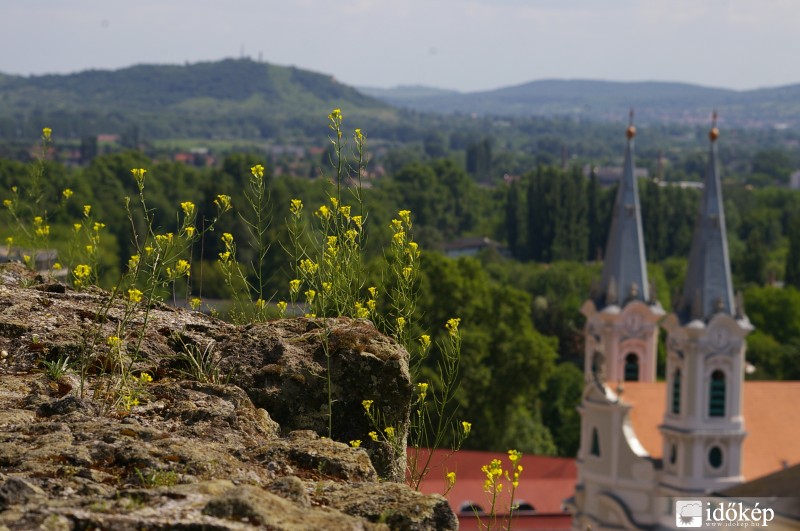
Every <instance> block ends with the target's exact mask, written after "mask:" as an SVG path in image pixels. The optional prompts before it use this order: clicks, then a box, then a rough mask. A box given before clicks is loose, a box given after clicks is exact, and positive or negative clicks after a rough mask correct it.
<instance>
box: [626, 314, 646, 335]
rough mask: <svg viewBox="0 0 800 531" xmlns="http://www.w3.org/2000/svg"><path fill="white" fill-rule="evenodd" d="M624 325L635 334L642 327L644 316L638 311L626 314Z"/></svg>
mask: <svg viewBox="0 0 800 531" xmlns="http://www.w3.org/2000/svg"><path fill="white" fill-rule="evenodd" d="M623 326H624V327H625V331H626V332H628V334H630V335H634V334H635V333H636V332H638V331H639V329H641V328H642V316H641V315H639V314H638V313H632V314H630V315H628V316H626V317H625V321H623Z"/></svg>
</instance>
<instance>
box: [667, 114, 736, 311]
mask: <svg viewBox="0 0 800 531" xmlns="http://www.w3.org/2000/svg"><path fill="white" fill-rule="evenodd" d="M716 124H717V113H716V112H714V115H713V119H712V126H711V131H710V132H709V134H708V137H709V139H710V140H711V146H710V150H709V160H708V170H707V171H706V178H705V188H704V189H703V200H702V203H701V204H700V211H699V212H698V215H697V221H696V222H695V228H694V235H693V237H692V250H691V252H690V254H689V267H688V270H687V273H686V282H685V284H684V287H683V296H682V297H681V299H680V301H679V302H678V305H677V307H676V308H675V313H676V314H678V317H679V318H680V320H681V322H683V323H687V322H689V321H693V320H695V319H701V320H704V321H707V320H708V319H710V318H711V316H713V315H714V314H716V313H719V312H724V313H727V314H728V315H731V316H733V314H734V299H733V286H732V284H731V264H730V261H729V259H728V237H727V233H726V231H725V210H724V208H723V205H722V187H721V186H720V180H719V165H718V163H717V143H716V140H717V137H718V136H719V130H718V129H717V127H716Z"/></svg>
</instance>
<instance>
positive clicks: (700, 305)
mask: <svg viewBox="0 0 800 531" xmlns="http://www.w3.org/2000/svg"><path fill="white" fill-rule="evenodd" d="M634 136H635V129H634V128H633V126H632V125H631V126H629V128H628V131H627V137H628V144H627V148H626V152H625V165H624V170H623V177H622V179H621V181H620V185H619V189H618V192H617V197H616V202H615V205H614V211H613V214H612V224H611V229H610V232H609V238H608V243H607V246H606V253H605V261H604V265H603V275H602V280H601V281H600V283H599V285H598V286H597V287H596V288H595V289H594V290H593V293H592V294H591V297H590V299H589V300H587V301H586V303H585V304H584V305H583V307H582V313H583V314H584V315H585V316H586V327H585V336H586V343H585V345H586V346H585V362H584V374H585V386H584V392H583V398H582V401H581V404H580V407H579V411H580V414H581V443H580V449H579V453H578V458H577V464H578V480H577V485H576V490H575V495H574V498H572V499H571V500H570V502H569V506H570V507H569V508H570V510H571V512H572V513H573V529H575V530H582V531H583V530H586V529H592V530H598V529H657V528H664V529H672V528H674V527H675V515H674V500H675V499H677V498H687V497H689V498H691V497H698V496H703V495H705V494H709V493H712V492H719V491H721V490H724V489H725V488H727V487H730V486H734V485H737V484H739V483H741V482H742V481H743V480H744V477H743V474H742V445H743V441H744V440H745V437H746V432H745V419H744V416H743V409H742V394H743V393H742V391H743V386H744V354H745V347H746V342H745V337H746V336H747V334H748V333H749V332H750V331H751V330H752V326H751V325H750V322H749V320H748V319H747V317H746V316H745V315H744V313H743V311H742V308H741V304H739V303H737V300H736V299H735V298H734V296H733V289H732V282H731V272H730V261H729V258H728V248H727V238H726V229H725V213H724V209H723V201H722V191H721V187H720V177H719V170H718V164H717V153H716V140H717V137H718V131H717V129H716V128H715V127H713V128H712V130H711V133H710V135H709V137H710V152H709V162H708V170H707V172H706V176H705V183H704V184H705V187H704V190H703V197H702V202H701V205H700V209H699V212H698V216H697V220H696V224H695V229H694V236H693V240H692V247H691V253H690V256H689V262H688V270H687V275H686V280H685V284H684V287H683V293H682V296H681V297H680V299H679V300H678V302H677V304H676V305H675V308H674V310H673V312H672V313H670V314H669V315H667V312H666V311H665V310H664V309H663V308H662V307H661V305H660V304H659V302H658V301H657V300H655V295H654V290H653V289H652V287H651V286H650V284H649V282H648V278H647V262H646V260H645V251H644V241H643V231H642V222H641V211H640V204H639V193H638V188H637V180H636V178H635V166H634V160H633V138H634ZM659 327H663V329H664V330H665V332H666V334H667V341H666V350H667V352H666V370H665V373H664V374H665V378H666V385H664V391H665V393H666V397H665V402H664V404H665V407H664V408H663V409H664V410H663V411H662V412H661V413H660V414H661V415H662V416H663V417H662V418H661V421H660V425H659V426H658V430H659V432H660V435H661V439H662V440H661V444H662V451H661V456H660V457H659V458H654V457H652V456H651V455H650V453H648V451H647V450H646V449H645V448H644V446H643V445H642V444H641V443H640V441H639V439H638V438H637V435H636V433H635V431H634V429H633V425H632V423H631V408H632V407H635V406H632V405H631V404H630V403H628V402H626V401H625V400H624V399H623V395H624V387H625V382H655V380H656V364H657V346H658V334H659Z"/></svg>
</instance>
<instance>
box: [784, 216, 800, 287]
mask: <svg viewBox="0 0 800 531" xmlns="http://www.w3.org/2000/svg"><path fill="white" fill-rule="evenodd" d="M784 282H785V284H786V285H787V286H793V287H794V288H796V289H800V216H797V215H795V216H794V217H793V218H792V221H791V222H790V229H789V252H788V253H787V254H786V268H785V272H784Z"/></svg>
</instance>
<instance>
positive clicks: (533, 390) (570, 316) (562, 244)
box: [0, 152, 800, 455]
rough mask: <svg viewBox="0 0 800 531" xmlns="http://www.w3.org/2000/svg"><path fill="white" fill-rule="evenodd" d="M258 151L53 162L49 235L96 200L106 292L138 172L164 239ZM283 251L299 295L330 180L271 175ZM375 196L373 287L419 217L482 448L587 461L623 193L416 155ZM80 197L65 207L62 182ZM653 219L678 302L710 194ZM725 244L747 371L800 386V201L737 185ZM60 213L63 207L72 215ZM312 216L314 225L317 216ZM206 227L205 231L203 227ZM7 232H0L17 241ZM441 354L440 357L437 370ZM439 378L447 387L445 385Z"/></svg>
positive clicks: (244, 237)
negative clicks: (478, 239)
mask: <svg viewBox="0 0 800 531" xmlns="http://www.w3.org/2000/svg"><path fill="white" fill-rule="evenodd" d="M263 162H264V161H263V159H262V157H261V155H260V154H257V153H237V154H231V155H229V156H227V157H225V159H224V160H223V161H222V163H221V164H220V165H219V166H217V167H214V168H202V169H201V168H196V167H191V166H187V165H183V164H178V163H173V162H156V163H153V162H151V161H150V160H149V159H148V158H146V157H144V156H143V155H142V154H140V153H137V152H126V153H119V154H113V155H104V156H99V157H97V158H95V159H94V160H93V161H92V163H91V164H89V165H88V166H86V167H83V168H66V167H64V166H62V165H60V164H58V163H52V162H49V163H46V167H45V173H44V178H43V181H42V189H41V196H42V197H48V198H55V199H54V200H53V201H51V202H50V204H45V205H44V209H45V210H46V212H47V218H48V220H47V221H48V223H49V224H50V225H51V226H52V233H51V238H50V241H51V244H52V245H53V246H54V247H56V248H58V249H59V251H60V252H62V253H63V254H64V256H66V255H67V254H68V245H69V241H70V235H71V231H72V226H73V223H75V221H76V220H80V219H81V217H82V216H83V213H84V205H92V214H93V216H94V219H96V220H98V221H101V222H103V223H105V228H104V229H103V231H102V233H101V237H102V239H103V241H102V244H101V247H102V249H103V250H104V251H103V252H104V255H103V256H102V257H101V258H102V261H101V265H102V267H103V273H104V277H103V278H104V283H105V285H106V286H109V285H111V284H112V283H113V282H114V281H115V280H116V278H117V277H118V275H119V273H120V271H122V269H123V267H124V265H125V263H126V262H127V260H128V257H129V256H130V255H131V254H132V251H133V246H132V243H131V235H130V222H129V220H128V217H127V214H126V212H125V208H124V205H125V201H126V199H125V198H126V197H130V198H132V201H133V202H134V203H135V201H136V196H137V193H138V192H137V189H136V184H135V181H134V179H133V178H132V176H131V173H130V170H131V168H139V167H141V168H147V169H148V173H147V178H146V194H147V197H148V204H149V205H150V207H151V208H152V212H153V215H154V216H155V218H154V219H155V222H154V228H155V229H156V230H157V231H159V232H166V231H170V230H174V227H176V226H177V224H178V219H177V217H176V212H178V210H179V208H180V207H179V204H180V203H181V202H183V201H192V202H194V203H195V204H196V205H197V208H198V210H199V214H198V220H203V219H205V220H207V221H208V220H210V219H212V217H213V216H214V215H215V214H214V210H213V207H212V203H213V200H214V199H215V198H216V197H217V195H218V194H228V195H231V196H232V203H233V205H234V207H235V208H237V209H241V208H244V206H245V204H246V201H245V198H244V196H243V190H244V189H245V188H246V186H247V179H248V175H249V174H250V167H251V166H253V165H255V164H259V163H263ZM29 169H30V168H29V166H28V165H25V164H21V163H18V162H13V161H8V160H2V159H0V190H3V192H0V195H2V197H0V199H6V198H10V197H11V192H10V190H11V187H12V186H18V187H19V192H20V193H22V194H24V193H27V191H26V188H25V187H26V185H27V183H29V173H28V172H29ZM266 179H267V183H268V189H269V194H270V195H269V211H270V218H271V224H270V226H269V229H268V235H267V236H268V239H269V241H270V243H271V246H270V248H269V251H268V252H267V255H266V259H265V260H264V262H263V263H262V265H261V267H262V271H263V272H264V273H266V275H265V276H266V277H267V278H268V279H269V280H268V286H267V288H268V291H269V292H270V293H274V294H275V298H274V300H278V299H280V298H284V297H285V296H286V293H287V291H288V281H289V280H290V267H289V263H288V260H289V258H288V255H287V253H286V251H285V250H284V247H285V246H286V245H287V242H288V232H287V227H286V223H285V220H286V219H287V218H288V215H289V204H290V200H291V199H294V198H299V199H302V200H303V202H304V204H305V205H306V208H307V211H308V212H309V214H310V213H311V212H313V211H314V210H315V209H316V208H317V207H318V206H319V205H321V204H323V203H324V202H325V201H327V197H328V195H329V193H330V191H331V183H329V182H328V181H327V180H326V179H324V178H317V179H298V178H291V177H287V176H278V177H276V176H272V175H270V174H269V168H268V169H267V175H266ZM369 184H370V186H369V187H367V188H365V189H364V190H363V192H364V201H365V205H366V209H367V212H368V214H367V221H366V224H365V226H366V230H367V243H366V247H365V256H366V264H367V270H368V274H369V275H370V279H369V280H368V281H369V282H371V283H376V282H379V281H380V276H381V273H382V272H381V270H380V267H379V266H378V265H377V264H378V263H380V262H381V260H380V258H381V257H382V256H383V254H382V253H383V249H384V247H385V245H384V244H385V243H386V242H388V241H389V240H390V238H391V231H390V229H389V225H390V223H391V219H392V218H393V217H394V216H396V213H397V211H398V210H400V209H409V210H411V211H412V217H413V221H414V229H413V233H414V234H413V238H414V239H415V240H416V241H418V242H419V244H420V247H421V248H422V249H423V251H424V253H423V258H422V262H421V264H422V266H421V267H422V269H421V277H420V284H419V301H418V304H417V307H416V312H417V316H416V321H417V322H418V323H420V327H421V329H424V330H427V331H436V330H443V329H442V325H443V323H444V322H445V321H446V320H447V319H449V318H451V317H456V316H457V317H460V318H461V319H462V331H463V333H464V351H463V362H462V367H461V388H460V391H459V394H458V395H457V401H458V403H459V405H460V407H461V412H462V413H461V415H463V416H464V418H467V419H469V420H470V421H472V422H473V423H474V426H475V429H474V431H473V437H471V438H470V439H469V442H468V444H469V446H470V447H472V448H482V449H495V450H498V449H499V450H502V449H504V448H506V447H509V445H511V446H514V447H518V448H519V449H520V450H522V451H527V452H535V453H546V454H560V455H574V454H575V452H576V450H577V444H578V435H579V418H578V415H577V412H576V411H575V405H576V404H577V403H578V401H579V399H580V394H581V390H582V386H583V376H582V373H581V369H580V367H581V360H582V355H583V351H582V348H583V347H582V327H583V321H582V317H581V316H580V313H579V308H580V305H581V304H582V303H583V301H584V300H585V299H586V297H587V294H588V293H589V290H590V288H591V285H592V282H594V281H595V280H596V279H597V278H598V277H599V274H600V268H601V263H600V262H599V261H598V260H597V259H598V258H599V257H601V256H602V250H603V247H604V245H605V240H606V237H607V230H608V225H609V219H610V212H611V206H612V204H613V200H614V195H615V193H616V190H615V188H613V187H612V188H603V187H600V186H599V184H598V181H597V179H595V178H588V179H587V178H585V177H584V176H583V174H582V173H581V172H580V171H578V170H577V169H570V170H563V169H561V168H557V167H553V166H544V165H543V166H541V167H539V168H537V169H535V170H533V171H530V172H528V173H527V174H525V175H524V176H522V177H521V178H519V179H516V180H512V181H511V182H510V183H509V184H501V185H498V186H494V187H487V186H483V185H479V184H478V183H477V182H476V180H475V178H473V177H472V176H471V175H469V173H467V171H466V168H465V167H463V166H462V165H461V164H459V163H458V162H456V161H454V160H451V159H431V160H423V159H421V160H418V161H416V162H413V163H410V164H406V165H404V166H402V167H400V168H399V169H398V170H397V171H395V172H393V174H392V175H391V176H388V177H385V178H383V179H380V180H377V181H374V182H370V183H369ZM65 188H70V189H71V190H72V191H73V196H72V197H71V198H70V199H69V200H68V201H66V202H63V201H61V199H60V198H61V197H62V196H61V194H62V191H63V189H65ZM640 194H641V202H642V213H643V224H644V230H645V241H646V245H647V253H648V259H649V261H650V262H651V263H650V276H651V278H652V279H653V281H654V283H655V287H656V291H657V293H658V297H659V300H660V301H661V302H662V304H663V305H664V306H665V307H666V308H667V309H668V308H669V307H670V299H671V298H672V295H673V294H674V293H675V292H676V291H677V290H678V289H680V286H681V284H682V281H683V275H684V274H685V268H686V257H687V256H688V252H689V245H690V239H691V232H692V228H693V224H694V218H695V215H696V212H697V207H698V201H699V192H698V191H697V190H693V189H682V188H679V187H676V186H659V185H658V183H655V182H652V181H648V180H641V181H640ZM725 199H726V205H725V206H726V213H727V224H728V235H729V243H730V249H731V258H732V261H733V269H734V273H735V276H736V280H735V284H736V288H737V289H742V290H744V294H745V301H746V304H747V311H748V314H749V315H750V317H751V319H752V320H753V323H754V324H755V325H756V327H757V331H756V332H755V333H754V334H753V335H752V336H751V341H750V348H749V351H748V352H749V354H748V361H750V362H751V363H753V364H754V365H755V366H756V371H755V373H754V374H753V375H751V376H750V377H756V378H800V373H799V372H798V369H797V367H800V363H798V362H800V293H798V291H797V290H796V289H795V288H794V287H788V288H785V289H784V288H780V287H775V286H773V285H770V284H769V282H768V281H770V280H774V281H786V282H787V283H788V284H791V285H793V286H796V287H798V288H800V263H798V259H799V258H800V237H798V236H797V235H798V234H800V230H798V229H799V228H800V227H798V223H800V218H798V217H797V215H796V213H797V212H800V208H798V207H800V204H798V201H800V194H798V193H796V192H790V191H787V190H784V189H765V190H753V189H748V188H746V187H744V186H742V185H741V184H735V183H730V184H728V185H727V186H725ZM59 205H61V206H59ZM306 218H307V220H308V221H307V222H309V223H313V222H314V217H313V216H311V215H309V216H306ZM201 223H202V222H199V223H198V227H199V228H202V226H201V225H200V224H201ZM11 232H12V224H11V223H10V222H8V223H5V224H4V225H3V230H2V236H3V237H6V236H9V235H11ZM223 232H231V233H232V234H233V235H234V238H235V240H236V241H237V242H241V244H240V245H239V247H238V253H237V254H238V259H239V260H240V261H242V262H250V261H251V260H253V259H254V258H255V257H254V256H253V255H252V251H251V250H249V246H248V245H247V241H248V238H249V236H248V232H247V229H246V226H245V223H244V221H243V220H242V219H241V218H240V217H238V216H237V215H236V214H234V215H229V216H227V217H226V218H224V219H222V220H221V221H220V224H219V225H218V227H217V229H216V230H215V232H213V233H209V234H207V235H206V237H205V238H204V239H203V241H202V242H201V244H200V245H199V246H197V247H196V248H195V249H194V250H193V253H194V261H193V272H192V279H193V295H200V291H201V290H202V296H203V298H220V299H224V298H226V297H227V296H228V295H229V294H228V293H227V291H226V287H225V285H224V282H222V279H221V277H220V273H219V269H218V268H217V266H216V264H215V262H216V258H217V256H218V253H220V252H222V251H223V250H224V249H223V246H222V243H221V241H220V236H221V234H222V233H223ZM464 236H489V237H492V238H494V239H495V240H498V241H500V242H502V243H504V244H506V245H507V247H508V250H509V252H510V253H511V255H512V257H511V258H510V259H509V258H505V257H503V256H501V255H500V254H499V253H496V252H494V251H491V250H490V251H486V252H484V253H482V254H481V255H479V256H478V257H475V258H460V259H458V260H454V259H449V258H446V257H445V256H444V255H442V254H439V253H437V252H435V251H436V250H437V249H440V248H442V246H443V245H444V244H445V243H448V242H451V241H453V240H454V239H457V238H459V237H464ZM435 362H436V355H435V354H434V355H432V356H431V358H430V359H429V360H428V361H427V364H428V367H429V371H433V368H434V367H435ZM434 381H435V379H434Z"/></svg>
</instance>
